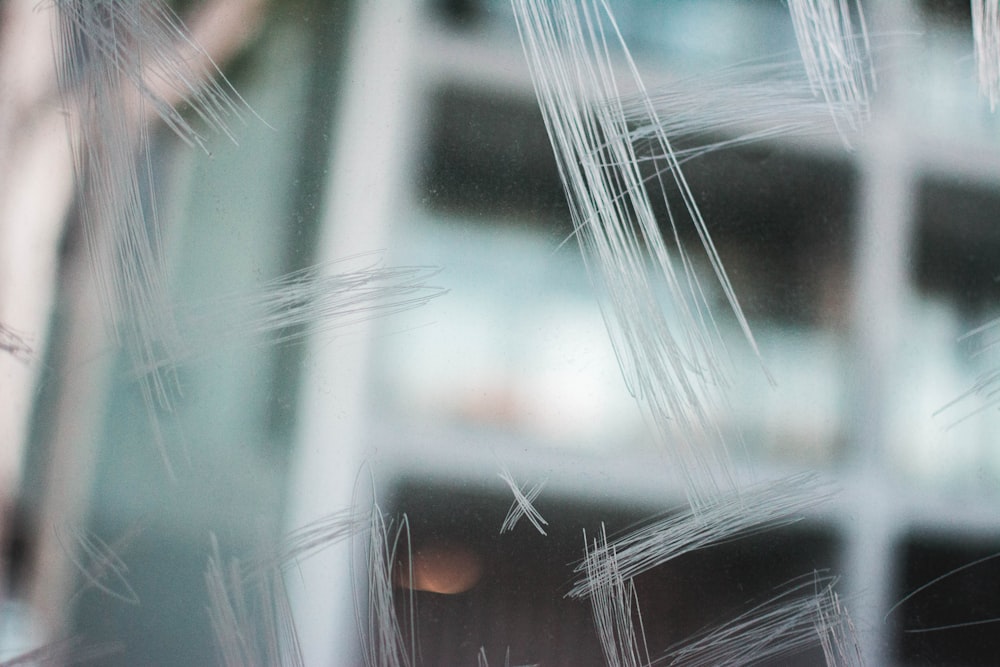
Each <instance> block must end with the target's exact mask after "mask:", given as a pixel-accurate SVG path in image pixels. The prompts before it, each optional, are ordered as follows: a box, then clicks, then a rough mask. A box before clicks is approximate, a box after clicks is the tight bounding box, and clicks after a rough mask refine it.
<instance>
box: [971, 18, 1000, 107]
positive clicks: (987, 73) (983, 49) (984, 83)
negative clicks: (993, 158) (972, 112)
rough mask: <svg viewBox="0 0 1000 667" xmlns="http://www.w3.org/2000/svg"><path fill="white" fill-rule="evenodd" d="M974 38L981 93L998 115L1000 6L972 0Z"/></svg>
mask: <svg viewBox="0 0 1000 667" xmlns="http://www.w3.org/2000/svg"><path fill="white" fill-rule="evenodd" d="M972 37H973V41H974V42H975V46H976V67H977V70H978V72H979V92H980V93H982V95H983V97H985V98H986V99H988V100H989V101H990V111H996V108H997V101H998V100H1000V2H998V0H972Z"/></svg>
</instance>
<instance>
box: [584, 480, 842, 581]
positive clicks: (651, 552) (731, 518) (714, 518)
mask: <svg viewBox="0 0 1000 667" xmlns="http://www.w3.org/2000/svg"><path fill="white" fill-rule="evenodd" d="M832 493H833V491H832V489H825V488H823V487H822V486H821V485H820V484H819V483H818V479H817V478H816V477H815V476H814V475H798V476H795V477H789V478H786V479H783V480H779V481H775V482H766V483H762V484H759V485H757V486H754V487H750V488H748V489H746V490H744V491H741V492H738V493H735V492H734V493H731V494H729V495H723V496H719V497H718V498H716V499H715V500H713V501H711V502H708V503H705V504H704V505H701V506H700V507H699V508H698V509H697V510H694V509H687V510H684V511H681V512H678V513H675V514H670V515H667V516H665V517H663V518H660V519H656V520H654V521H652V522H650V523H648V524H647V525H645V526H643V527H641V528H638V529H636V530H634V531H632V532H630V533H627V534H625V535H623V536H621V537H618V538H616V539H614V540H613V541H612V542H611V543H610V544H607V545H606V546H605V547H604V548H595V549H594V550H592V551H589V552H588V554H587V557H586V558H585V559H584V561H582V562H581V563H579V564H577V566H576V570H575V571H576V572H578V573H583V575H584V576H583V577H581V578H580V579H578V580H577V581H576V582H575V583H574V584H573V587H572V588H571V589H570V591H569V593H568V594H567V595H568V596H569V597H574V598H582V597H589V596H591V595H593V594H594V592H595V591H597V590H598V589H601V588H605V589H606V588H607V587H608V586H610V585H612V584H611V582H609V581H606V580H605V578H606V577H612V576H616V577H617V576H620V577H621V578H622V579H625V580H627V579H632V578H634V577H636V576H638V575H639V574H642V573H643V572H647V571H649V570H651V569H653V568H654V567H657V566H659V565H663V564H664V563H666V562H668V561H670V560H672V559H674V558H677V557H678V556H681V555H683V554H686V553H691V552H693V551H697V550H698V549H704V548H705V547H710V546H712V545H714V544H718V543H720V542H722V541H725V540H732V539H735V538H738V537H745V536H748V535H753V534H755V533H759V532H762V531H764V530H768V529H771V528H775V527H779V526H784V525H788V524H791V523H794V522H796V521H798V520H799V519H800V518H801V513H802V512H803V511H805V510H806V509H808V508H811V507H815V506H816V505H819V504H821V503H823V502H825V501H826V500H827V499H828V498H829V497H830V496H831V495H832ZM600 559H608V560H611V559H613V560H614V563H615V564H614V567H613V568H604V567H598V564H599V561H600Z"/></svg>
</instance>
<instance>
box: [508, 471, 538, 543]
mask: <svg viewBox="0 0 1000 667" xmlns="http://www.w3.org/2000/svg"><path fill="white" fill-rule="evenodd" d="M497 476H498V477H499V478H500V479H502V480H503V481H505V482H506V483H507V486H508V487H510V491H511V493H513V494H514V502H513V503H511V506H510V510H508V512H507V516H506V517H505V518H504V520H503V524H502V525H501V526H500V533H501V534H503V533H506V532H507V531H510V530H514V526H516V525H517V522H518V521H520V519H521V517H522V516H523V517H527V519H528V521H530V522H531V525H532V526H534V527H535V530H537V531H538V532H539V533H541V534H542V535H546V534H547V533H546V532H545V529H544V528H543V527H542V526H547V525H549V522H548V521H546V520H545V519H544V518H543V517H542V515H541V514H540V513H539V512H538V510H537V509H535V506H534V505H533V504H532V503H533V502H534V501H535V498H537V497H538V494H539V493H541V491H542V488H543V487H544V486H545V481H541V482H539V483H537V484H535V485H534V486H532V487H531V488H530V489H528V491H527V492H525V491H523V490H522V489H521V487H519V486H518V485H517V482H515V481H514V478H513V477H512V476H511V474H510V471H509V470H507V468H504V469H503V470H502V471H500V472H499V473H497Z"/></svg>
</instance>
